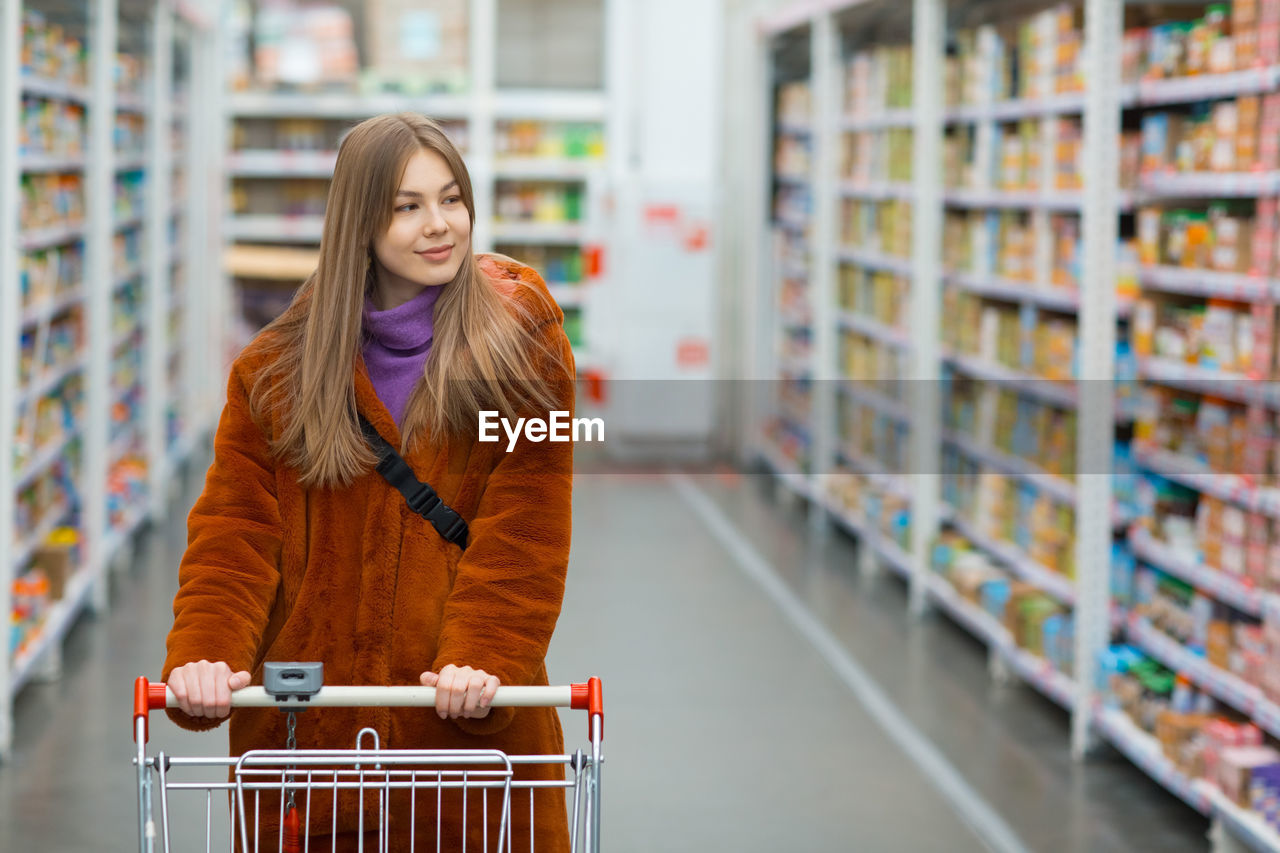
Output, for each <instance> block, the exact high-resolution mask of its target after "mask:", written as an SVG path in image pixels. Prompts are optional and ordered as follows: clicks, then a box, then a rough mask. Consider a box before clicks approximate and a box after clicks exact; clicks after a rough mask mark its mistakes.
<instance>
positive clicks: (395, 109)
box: [226, 92, 470, 121]
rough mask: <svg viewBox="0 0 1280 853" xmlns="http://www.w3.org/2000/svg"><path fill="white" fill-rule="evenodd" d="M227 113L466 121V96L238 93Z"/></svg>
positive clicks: (228, 99)
mask: <svg viewBox="0 0 1280 853" xmlns="http://www.w3.org/2000/svg"><path fill="white" fill-rule="evenodd" d="M226 103H227V111H228V112H229V113H230V114H231V115H232V116H237V117H244V118H292V117H300V118H332V119H365V118H369V117H371V116H375V115H382V114H385V113H399V112H418V113H423V114H424V115H429V116H431V117H432V118H434V119H436V120H438V121H439V120H444V121H453V120H459V119H466V118H467V117H468V115H469V114H470V99H469V98H468V97H467V96H465V95H427V96H420V97H415V96H409V95H389V94H377V95H361V94H356V93H351V94H340V93H304V92H299V93H297V94H291V93H284V92H237V93H232V94H231V95H229V96H228V97H227V100H226Z"/></svg>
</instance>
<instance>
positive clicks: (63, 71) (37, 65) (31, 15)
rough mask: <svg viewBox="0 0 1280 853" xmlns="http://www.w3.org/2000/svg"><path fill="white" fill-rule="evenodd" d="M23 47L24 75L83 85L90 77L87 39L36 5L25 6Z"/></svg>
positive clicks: (23, 11) (23, 10)
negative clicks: (84, 41)
mask: <svg viewBox="0 0 1280 853" xmlns="http://www.w3.org/2000/svg"><path fill="white" fill-rule="evenodd" d="M21 50H22V54H21V62H22V73H23V74H24V75H28V76H32V77H41V78H44V79H48V80H57V81H59V82H62V83H66V84H68V85H72V86H84V85H85V83H86V80H87V79H88V56H87V53H86V51H85V46H84V43H83V42H82V41H80V40H79V39H77V38H73V37H72V36H71V35H70V34H68V32H67V31H66V29H65V28H64V27H63V26H62V25H61V24H59V23H57V22H56V21H50V20H49V19H48V18H46V16H45V15H44V14H42V13H41V12H39V11H37V10H35V9H31V8H26V7H24V8H23V9H22V48H21Z"/></svg>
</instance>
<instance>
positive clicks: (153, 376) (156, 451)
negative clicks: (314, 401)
mask: <svg viewBox="0 0 1280 853" xmlns="http://www.w3.org/2000/svg"><path fill="white" fill-rule="evenodd" d="M151 14H152V18H151V61H150V63H148V64H149V66H150V73H151V76H150V78H149V80H148V100H149V101H150V103H149V105H148V115H147V165H148V169H149V171H150V174H149V179H148V181H147V224H146V242H145V245H146V251H147V258H146V282H145V287H146V294H147V295H146V305H147V308H146V319H145V322H146V336H145V337H146V349H145V352H146V364H145V367H144V371H145V372H144V375H145V376H146V380H145V384H144V385H143V394H144V399H145V405H146V423H145V435H146V445H147V472H148V475H149V477H150V483H149V484H148V488H147V498H148V500H149V501H150V507H149V514H150V516H151V518H152V520H153V521H160V520H162V519H163V518H164V517H165V514H166V508H167V504H168V502H167V501H166V500H165V497H166V495H167V493H168V488H167V484H168V481H169V477H170V474H171V472H170V470H169V441H168V430H167V428H166V417H165V412H166V409H167V408H168V402H169V382H168V370H167V367H168V364H167V362H168V354H169V344H170V339H169V283H170V273H171V269H170V267H169V221H170V214H171V212H172V209H173V152H172V150H171V144H170V140H171V139H172V136H173V134H172V129H173V11H172V10H171V8H170V6H169V4H167V3H157V4H156V5H155V6H154V7H153V8H152V10H151Z"/></svg>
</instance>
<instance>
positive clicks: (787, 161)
mask: <svg viewBox="0 0 1280 853" xmlns="http://www.w3.org/2000/svg"><path fill="white" fill-rule="evenodd" d="M773 144H774V150H773V170H774V173H775V174H777V175H779V176H785V177H788V178H791V179H793V180H808V178H809V166H810V164H811V162H812V147H813V146H812V143H811V141H810V140H809V138H808V137H803V136H787V135H782V136H778V137H777V138H776V139H775V140H774V143H773Z"/></svg>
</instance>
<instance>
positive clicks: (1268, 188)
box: [1138, 172, 1280, 200]
mask: <svg viewBox="0 0 1280 853" xmlns="http://www.w3.org/2000/svg"><path fill="white" fill-rule="evenodd" d="M1138 183H1139V188H1140V197H1141V198H1142V199H1144V200H1153V199H1169V198H1257V197H1258V196H1264V195H1275V194H1277V193H1280V172H1159V173H1154V174H1153V173H1147V174H1144V175H1142V176H1141V178H1140V179H1139V182H1138Z"/></svg>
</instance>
